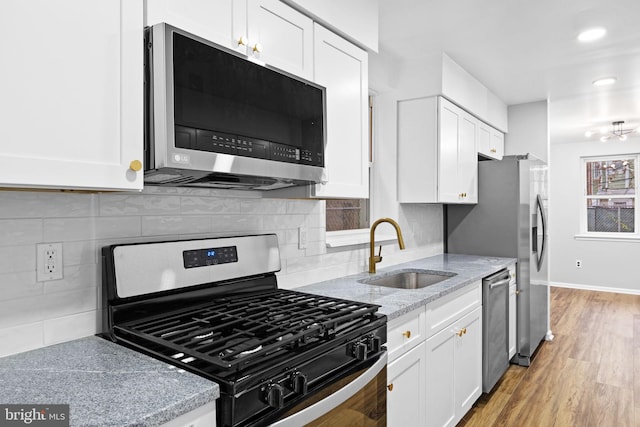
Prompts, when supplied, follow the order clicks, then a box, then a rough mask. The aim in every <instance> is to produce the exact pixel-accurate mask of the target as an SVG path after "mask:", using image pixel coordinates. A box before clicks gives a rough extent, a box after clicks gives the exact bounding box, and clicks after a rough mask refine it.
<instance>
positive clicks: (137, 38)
mask: <svg viewBox="0 0 640 427" xmlns="http://www.w3.org/2000/svg"><path fill="white" fill-rule="evenodd" d="M142 31H143V2H142V0H127V1H120V2H114V1H109V0H101V1H91V2H87V1H85V0H60V1H55V2H52V1H48V0H7V1H5V2H3V5H2V13H1V14H0V38H2V40H3V42H2V44H1V45H0V56H1V57H2V62H3V67H2V68H1V70H0V93H1V94H2V97H1V98H0V115H1V116H2V120H3V126H0V141H2V150H0V186H2V187H32V188H37V187H43V188H82V189H119V190H122V189H136V190H140V189H142V179H143V176H142V175H143V172H142V171H141V170H140V167H141V166H142V164H141V161H142V152H143V116H142V114H143V106H142V102H143V92H142V91H143V55H142V40H143V33H142ZM132 162H134V163H132ZM136 170H139V172H138V171H136Z"/></svg>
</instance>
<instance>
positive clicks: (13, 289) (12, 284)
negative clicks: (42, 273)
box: [0, 271, 44, 300]
mask: <svg viewBox="0 0 640 427" xmlns="http://www.w3.org/2000/svg"><path fill="white" fill-rule="evenodd" d="M43 288H44V286H43V284H42V282H36V273H35V271H25V272H21V273H4V274H0V300H10V299H13V298H24V297H34V296H37V295H41V294H42V293H43Z"/></svg>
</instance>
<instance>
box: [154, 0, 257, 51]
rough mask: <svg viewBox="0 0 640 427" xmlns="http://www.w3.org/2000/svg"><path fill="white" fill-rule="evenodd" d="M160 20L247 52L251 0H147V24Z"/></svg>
mask: <svg viewBox="0 0 640 427" xmlns="http://www.w3.org/2000/svg"><path fill="white" fill-rule="evenodd" d="M160 22H166V23H168V24H171V25H173V26H174V27H178V28H180V29H182V30H185V31H188V32H190V33H193V34H195V35H197V36H199V37H202V38H204V39H207V40H210V41H212V42H214V43H218V44H219V45H222V46H225V47H228V48H230V49H234V50H237V51H239V52H242V53H246V52H247V46H248V39H247V0H216V1H211V0H189V1H183V0H147V10H146V25H154V24H157V23H160Z"/></svg>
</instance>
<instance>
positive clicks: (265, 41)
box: [247, 0, 313, 80]
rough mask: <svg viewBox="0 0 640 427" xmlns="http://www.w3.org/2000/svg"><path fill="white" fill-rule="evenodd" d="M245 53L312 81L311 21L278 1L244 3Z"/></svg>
mask: <svg viewBox="0 0 640 427" xmlns="http://www.w3.org/2000/svg"><path fill="white" fill-rule="evenodd" d="M247 8H248V10H247V29H248V43H249V45H248V52H247V54H248V55H250V56H253V57H254V58H256V59H259V60H260V61H264V62H266V63H267V64H269V65H272V66H274V67H276V68H280V69H281V70H284V71H287V72H289V73H292V74H295V75H297V76H300V77H303V78H306V79H308V80H311V79H312V78H313V21H312V20H311V18H308V17H306V16H304V15H303V14H301V13H300V12H298V11H296V10H295V9H292V8H290V7H289V6H287V5H286V4H284V3H282V2H280V1H278V0H248V4H247Z"/></svg>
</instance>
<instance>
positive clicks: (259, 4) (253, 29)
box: [147, 0, 313, 80]
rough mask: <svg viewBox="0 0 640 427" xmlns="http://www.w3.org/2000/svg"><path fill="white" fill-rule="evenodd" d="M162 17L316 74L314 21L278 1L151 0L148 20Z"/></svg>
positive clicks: (216, 40) (230, 45)
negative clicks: (314, 71) (314, 64)
mask: <svg viewBox="0 0 640 427" xmlns="http://www.w3.org/2000/svg"><path fill="white" fill-rule="evenodd" d="M159 22H166V23H168V24H170V25H173V26H174V27H178V28H180V29H182V30H185V31H188V32H191V33H193V34H195V35H197V36H199V37H202V38H204V39H207V40H210V41H212V42H214V43H218V44H219V45H222V46H225V47H227V48H230V49H233V50H235V51H238V52H240V53H243V54H245V55H247V56H249V57H251V58H255V59H257V60H259V61H262V62H264V63H266V64H269V65H271V66H273V67H276V68H279V69H281V70H283V71H286V72H289V73H291V74H295V75H296V76H300V77H304V78H306V79H308V80H311V79H312V78H313V21H312V20H311V18H308V17H306V16H305V15H303V14H302V13H300V12H298V11H296V10H295V9H293V8H291V7H289V6H287V5H286V4H284V3H282V2H280V1H279V0H216V1H211V0H190V1H188V2H185V1H181V0H147V25H153V24H157V23H159Z"/></svg>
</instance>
